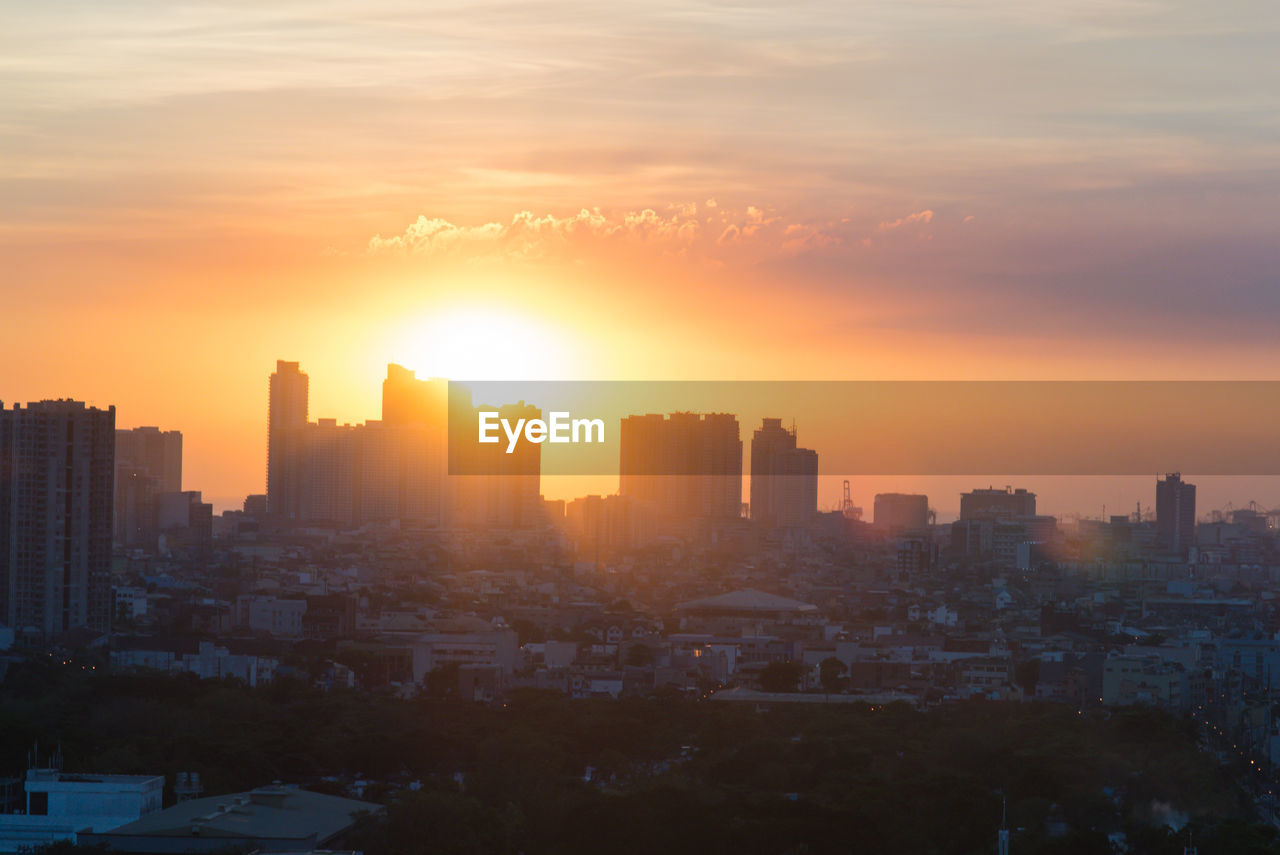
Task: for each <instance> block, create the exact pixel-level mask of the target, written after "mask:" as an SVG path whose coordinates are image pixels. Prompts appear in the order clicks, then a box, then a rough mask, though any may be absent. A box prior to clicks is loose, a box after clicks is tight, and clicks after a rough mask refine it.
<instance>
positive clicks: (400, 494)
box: [382, 363, 449, 525]
mask: <svg viewBox="0 0 1280 855" xmlns="http://www.w3.org/2000/svg"><path fill="white" fill-rule="evenodd" d="M448 397H449V383H448V381H447V380H442V379H438V378H435V377H433V378H431V379H429V380H419V379H418V377H417V375H415V374H414V372H412V371H410V370H409V369H407V368H404V367H403V366H400V365H396V364H394V363H392V364H390V365H388V366H387V379H386V380H384V381H382V425H383V427H384V430H385V431H388V432H391V433H394V434H396V435H397V438H398V439H397V442H398V446H399V461H400V463H399V468H398V471H397V472H395V473H394V474H395V479H396V485H395V491H396V501H397V505H398V507H399V509H400V516H401V517H404V518H409V519H417V520H422V521H424V522H427V523H429V524H441V525H442V524H444V523H445V522H446V519H445V517H446V514H445V509H446V506H447V505H448V499H447V497H446V493H447V489H448V479H447V478H446V476H447V474H448V468H449V462H448V417H449V416H448V406H449V405H448Z"/></svg>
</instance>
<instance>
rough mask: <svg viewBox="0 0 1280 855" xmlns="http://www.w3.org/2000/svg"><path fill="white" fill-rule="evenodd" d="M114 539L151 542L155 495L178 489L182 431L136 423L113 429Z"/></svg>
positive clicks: (131, 543)
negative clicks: (124, 427)
mask: <svg viewBox="0 0 1280 855" xmlns="http://www.w3.org/2000/svg"><path fill="white" fill-rule="evenodd" d="M115 442H116V463H115V540H116V543H118V544H121V545H122V546H139V545H144V544H146V545H151V546H154V545H155V535H156V496H157V495H158V494H160V493H176V492H178V491H179V490H181V489H182V434H181V433H180V432H179V431H176V430H165V431H162V430H160V429H159V428H157V427H138V428H133V429H132V430H117V431H116V440H115Z"/></svg>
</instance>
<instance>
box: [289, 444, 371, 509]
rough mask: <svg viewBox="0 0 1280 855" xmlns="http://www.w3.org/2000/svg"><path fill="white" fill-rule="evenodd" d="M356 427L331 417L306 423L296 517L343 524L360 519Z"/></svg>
mask: <svg viewBox="0 0 1280 855" xmlns="http://www.w3.org/2000/svg"><path fill="white" fill-rule="evenodd" d="M358 430H359V428H356V427H353V426H351V425H339V424H338V423H337V422H336V421H335V420H334V419H320V420H319V421H318V422H316V423H315V424H311V425H307V428H306V430H305V431H304V433H303V443H302V452H301V453H302V464H301V465H302V471H301V476H300V479H301V497H300V499H299V508H298V516H299V518H301V519H303V520H306V521H308V522H318V523H331V524H335V525H346V526H351V525H354V524H356V523H357V522H358V521H359V518H360V505H359V498H358V491H357V489H356V486H357V484H358V483H359V469H358V466H357V461H358V457H359V452H358V450H357V441H356V439H357V438H356V434H357V432H358Z"/></svg>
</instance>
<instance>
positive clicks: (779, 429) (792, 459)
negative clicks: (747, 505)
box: [751, 419, 818, 528]
mask: <svg viewBox="0 0 1280 855" xmlns="http://www.w3.org/2000/svg"><path fill="white" fill-rule="evenodd" d="M817 513H818V452H816V451H813V450H812V449H808V448H798V447H796V433H795V431H794V430H787V429H786V428H784V427H783V426H782V419H765V420H764V422H763V424H762V425H761V427H760V429H759V430H757V431H756V432H755V433H754V434H752V436H751V518H752V519H753V520H756V521H758V522H760V523H761V524H762V525H764V526H766V527H768V528H796V527H802V526H807V525H809V524H810V523H811V522H813V520H814V517H816V516H817Z"/></svg>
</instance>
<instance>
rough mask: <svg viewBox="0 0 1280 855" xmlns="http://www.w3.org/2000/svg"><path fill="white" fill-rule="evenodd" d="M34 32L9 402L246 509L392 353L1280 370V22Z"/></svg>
mask: <svg viewBox="0 0 1280 855" xmlns="http://www.w3.org/2000/svg"><path fill="white" fill-rule="evenodd" d="M0 16H2V18H0V20H3V22H4V25H3V26H0V296H2V297H3V307H4V317H5V320H6V321H7V323H6V324H5V331H4V334H3V336H0V400H4V401H5V402H6V403H7V404H11V403H12V402H14V401H27V400H37V399H41V398H50V397H76V398H80V399H83V400H87V401H89V402H91V403H94V404H97V405H100V406H106V405H108V404H113V405H115V406H116V407H117V418H118V421H119V424H120V425H121V426H125V427H129V426H135V425H149V424H155V425H160V426H161V427H165V428H175V429H179V430H182V431H183V433H184V436H185V438H186V466H185V472H184V475H185V477H184V486H185V487H186V488H189V489H201V490H203V491H204V492H205V494H206V496H207V497H211V498H213V499H214V500H215V503H217V504H219V505H220V506H228V505H231V504H235V503H238V502H239V501H240V499H241V498H242V497H243V495H244V494H246V493H249V492H259V491H261V490H262V489H263V485H264V481H265V450H266V424H265V422H266V393H267V375H268V374H269V373H270V372H271V370H272V369H273V367H274V364H275V360H276V359H289V360H298V361H301V362H302V364H303V368H304V370H306V371H307V372H308V374H309V375H310V376H311V389H312V398H311V401H312V404H311V414H312V417H317V416H328V417H336V418H338V419H339V420H341V421H350V422H359V421H363V420H365V419H369V418H376V417H377V416H378V411H379V383H380V380H381V378H382V376H383V375H384V372H385V365H386V363H387V362H393V361H394V362H400V363H403V364H406V365H409V366H410V367H413V368H415V369H417V370H419V372H420V373H421V374H423V375H432V376H463V377H481V378H489V379H501V378H541V379H1276V374H1277V368H1278V367H1280V365H1278V364H1277V363H1278V361H1280V360H1278V359H1277V356H1278V354H1277V350H1276V346H1275V344H1274V340H1275V330H1276V326H1277V321H1278V320H1280V287H1277V286H1278V285H1280V282H1277V274H1276V271H1277V270H1280V240H1278V239H1277V238H1278V235H1277V231H1280V229H1278V227H1277V223H1280V65H1277V64H1276V63H1275V62H1274V59H1273V57H1274V55H1275V53H1276V50H1277V47H1278V46H1280V7H1278V6H1277V5H1276V4H1274V3H1271V2H1264V0H1256V2H1255V0H1225V2H1219V3H1214V4H1207V3H1203V2H1190V1H1189V0H1172V1H1171V2H1160V0H1149V2H1148V0H1096V1H1095V0H1076V1H1075V2H1071V0H1066V2H1037V0H1020V1H1019V2H1014V0H1010V2H997V0H892V2H888V0H876V2H839V3H804V2H800V3H794V2H793V3H786V4H781V3H777V4H760V3H732V4H729V3H699V2H682V3H663V2H654V3H643V4H632V3H599V2H593V3H576V2H558V0H557V2H545V3H543V2H520V3H510V2H508V3H485V2H469V3H464V4H458V3H451V4H432V3H424V2H413V3H407V2H406V3H386V2H377V0H364V1H363V2H345V0H343V2H314V1H313V2H305V3H303V2H289V0H278V1H277V2H272V3H248V2H223V3H208V2H183V3H172V2H158V1H157V2H152V0H147V1H146V2H141V0H139V1H137V2H129V1H128V0H122V2H119V3H112V4H101V3H92V2H68V3H59V4H52V3H27V2H17V0H0ZM1228 492H1229V491H1228ZM1073 496H1074V498H1071V497H1073ZM1095 498H1096V496H1093V495H1091V494H1090V495H1086V493H1084V492H1080V493H1078V494H1077V493H1072V492H1070V491H1068V493H1067V494H1064V496H1063V497H1061V498H1059V500H1058V507H1059V508H1060V509H1061V510H1063V511H1065V510H1068V509H1069V507H1068V505H1070V504H1071V502H1072V501H1075V502H1077V504H1079V505H1081V506H1083V505H1086V504H1088V505H1089V507H1090V508H1091V507H1092V505H1093V504H1095V502H1094V499H1095ZM1134 498H1135V499H1136V498H1140V497H1134ZM1227 498H1231V499H1234V500H1235V501H1236V502H1237V503H1240V502H1241V501H1247V500H1248V499H1249V498H1257V499H1259V500H1260V501H1270V503H1271V504H1274V505H1280V491H1275V496H1274V499H1273V500H1271V499H1268V497H1267V496H1265V495H1255V496H1251V495H1231V496H1227V495H1226V493H1224V494H1223V495H1222V496H1215V499H1214V500H1215V501H1218V500H1221V501H1226V500H1227ZM862 501H863V503H864V504H867V505H868V506H869V504H870V496H869V495H867V496H866V497H865V498H863V499H862Z"/></svg>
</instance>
